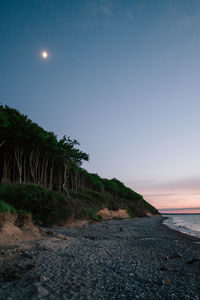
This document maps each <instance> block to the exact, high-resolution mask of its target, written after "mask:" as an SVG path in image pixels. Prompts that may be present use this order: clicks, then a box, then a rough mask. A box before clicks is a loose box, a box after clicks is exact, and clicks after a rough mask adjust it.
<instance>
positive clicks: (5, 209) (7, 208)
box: [0, 200, 16, 213]
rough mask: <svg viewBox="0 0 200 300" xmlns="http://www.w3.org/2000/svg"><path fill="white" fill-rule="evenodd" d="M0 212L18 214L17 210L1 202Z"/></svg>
mask: <svg viewBox="0 0 200 300" xmlns="http://www.w3.org/2000/svg"><path fill="white" fill-rule="evenodd" d="M0 212H11V213H16V209H15V208H14V207H12V206H11V205H9V204H7V203H6V202H4V201H1V200H0Z"/></svg>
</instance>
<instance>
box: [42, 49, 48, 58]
mask: <svg viewBox="0 0 200 300" xmlns="http://www.w3.org/2000/svg"><path fill="white" fill-rule="evenodd" d="M41 55H42V58H44V59H47V57H48V52H47V51H42V53H41Z"/></svg>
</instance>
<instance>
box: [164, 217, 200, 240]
mask: <svg viewBox="0 0 200 300" xmlns="http://www.w3.org/2000/svg"><path fill="white" fill-rule="evenodd" d="M163 217H168V219H166V220H165V221H164V222H163V223H164V224H165V225H167V226H168V227H170V228H172V229H175V230H178V231H181V232H183V233H187V234H189V235H193V236H196V237H198V238H200V214H187V215H186V214H176V215H163Z"/></svg>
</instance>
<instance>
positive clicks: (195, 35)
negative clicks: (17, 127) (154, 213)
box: [0, 0, 200, 208]
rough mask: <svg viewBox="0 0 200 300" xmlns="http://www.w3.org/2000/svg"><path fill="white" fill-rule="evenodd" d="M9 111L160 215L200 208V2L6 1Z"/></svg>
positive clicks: (3, 39)
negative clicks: (61, 141)
mask: <svg viewBox="0 0 200 300" xmlns="http://www.w3.org/2000/svg"><path fill="white" fill-rule="evenodd" d="M43 50H46V51H47V52H48V53H49V57H48V59H46V60H44V59H42V58H41V55H40V53H41V51H43ZM0 103H1V104H3V105H5V104H7V105H9V106H11V107H14V108H16V109H18V110H19V111H20V112H21V113H24V114H26V115H28V116H29V118H30V119H32V120H33V121H35V122H37V123H38V124H39V125H41V126H42V127H44V129H46V130H48V131H54V132H55V133H56V134H57V135H58V137H62V136H63V135H64V134H66V135H67V136H68V135H70V136H71V138H76V139H77V140H78V141H79V142H80V144H81V149H82V150H84V151H86V152H87V153H89V154H90V162H89V163H87V164H84V167H85V168H86V169H87V170H88V171H89V172H93V173H98V174H99V175H100V176H102V177H107V178H113V177H116V178H118V179H119V180H121V181H123V182H124V183H125V184H127V185H128V186H130V187H131V188H133V189H134V190H135V191H137V192H139V193H142V194H143V195H144V198H145V199H146V200H147V201H149V202H150V203H152V204H153V205H155V206H156V207H157V208H184V207H186V208H192V207H199V208H200V117H199V114H200V1H199V0H168V1H166V0H151V1H149V0H32V1H27V0H24V1H23V0H17V1H16V0H2V1H0Z"/></svg>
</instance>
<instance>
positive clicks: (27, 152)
mask: <svg viewBox="0 0 200 300" xmlns="http://www.w3.org/2000/svg"><path fill="white" fill-rule="evenodd" d="M78 146H79V143H78V141H76V140H73V139H71V138H70V137H68V138H66V136H64V137H63V138H62V139H60V140H58V139H57V137H56V135H55V134H54V133H53V132H47V131H45V130H44V129H43V128H41V127H40V126H38V125H37V124H36V123H33V122H32V121H31V120H30V119H28V117H27V116H25V115H22V114H20V113H19V112H18V111H17V110H15V109H13V108H10V107H8V106H2V105H0V183H1V185H0V200H1V202H0V203H1V206H0V211H5V210H6V209H7V211H11V210H13V212H14V211H15V210H23V211H27V212H29V213H32V215H33V219H34V220H35V221H36V222H37V223H41V222H42V223H44V224H53V223H57V224H58V223H59V222H63V221H66V220H67V219H68V218H78V219H85V218H87V219H88V218H90V219H93V220H99V218H100V217H99V216H98V215H97V214H96V213H97V211H98V210H99V209H101V208H103V207H108V208H109V209H112V210H118V209H119V208H125V209H127V210H128V212H129V214H130V216H132V217H135V216H145V215H146V213H145V212H150V213H152V214H156V213H158V212H157V210H156V209H155V208H154V207H152V206H151V205H150V204H149V203H147V202H146V201H145V200H144V199H143V197H142V196H141V195H139V194H137V193H136V192H134V191H132V190H131V189H129V188H127V187H126V186H125V185H124V184H123V183H122V182H120V181H119V180H117V179H115V178H114V179H111V180H108V179H103V178H101V177H100V176H98V175H97V174H90V173H88V172H87V171H86V170H84V169H83V168H81V164H82V162H83V161H88V160H89V155H88V154H86V153H84V152H83V151H81V150H80V149H79V148H78ZM6 205H7V206H6ZM9 205H10V206H9ZM6 207H7V208H6ZM9 207H10V208H9Z"/></svg>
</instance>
